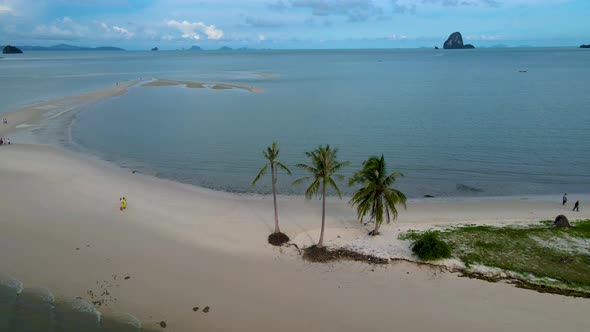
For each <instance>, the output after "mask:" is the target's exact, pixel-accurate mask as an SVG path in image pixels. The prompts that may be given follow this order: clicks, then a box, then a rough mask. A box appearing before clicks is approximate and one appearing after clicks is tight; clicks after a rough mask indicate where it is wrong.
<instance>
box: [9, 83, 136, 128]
mask: <svg viewBox="0 0 590 332" xmlns="http://www.w3.org/2000/svg"><path fill="white" fill-rule="evenodd" d="M139 82H141V81H140V80H135V81H130V82H121V83H118V84H116V85H115V84H114V86H113V87H110V88H107V89H103V90H98V91H93V92H87V93H83V94H80V95H76V96H70V97H64V98H60V99H55V100H50V101H46V102H41V103H37V104H34V105H31V106H27V107H24V108H21V109H20V110H18V111H15V112H11V113H6V114H2V116H1V117H2V118H6V119H7V120H8V124H1V123H0V135H4V134H6V133H9V132H11V131H14V130H18V129H24V128H29V127H34V126H35V125H38V124H40V123H41V122H42V121H43V120H44V119H45V118H53V117H56V116H59V115H61V114H63V113H65V112H69V111H72V110H75V109H78V108H80V107H82V106H86V105H89V104H92V103H95V102H97V101H100V100H103V99H106V98H111V97H115V96H118V95H121V94H124V93H126V92H127V91H128V89H129V88H130V87H132V86H134V85H136V84H137V83H139Z"/></svg>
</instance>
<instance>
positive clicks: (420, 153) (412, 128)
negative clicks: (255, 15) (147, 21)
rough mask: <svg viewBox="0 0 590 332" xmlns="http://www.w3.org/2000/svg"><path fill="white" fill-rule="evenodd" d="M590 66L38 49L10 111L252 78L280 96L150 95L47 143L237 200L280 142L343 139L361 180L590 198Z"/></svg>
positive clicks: (70, 119)
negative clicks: (98, 92) (365, 172)
mask: <svg viewBox="0 0 590 332" xmlns="http://www.w3.org/2000/svg"><path fill="white" fill-rule="evenodd" d="M589 65H590V53H589V52H587V51H586V50H581V49H573V48H572V49H563V48H554V49H536V48H531V49H478V50H454V51H444V50H426V49H424V50H353V51H339V50H334V51H258V52H180V51H179V52H157V53H156V52H151V53H149V52H122V53H117V52H114V53H110V52H107V53H100V52H89V53H86V52H81V53H30V54H25V56H24V57H17V56H10V57H6V58H5V59H2V60H0V81H1V82H2V83H1V84H2V89H1V94H2V106H0V112H4V111H10V110H14V109H17V108H18V107H20V106H22V105H25V104H28V103H31V102H33V101H39V100H47V99H51V98H55V97H58V96H63V95H70V94H76V93H79V92H82V91H90V90H95V89H99V88H104V87H108V86H112V85H113V84H115V82H117V81H123V80H129V79H134V78H138V77H142V78H151V77H154V78H164V79H180V80H188V81H196V82H227V83H236V84H242V85H248V86H255V87H258V88H261V89H263V90H264V92H263V93H250V92H247V91H243V90H211V89H189V88H184V87H179V86H173V87H151V88H147V87H145V88H142V87H137V88H133V89H131V91H130V92H129V93H128V94H127V95H123V96H120V97H116V98H113V99H110V100H106V101H103V102H100V103H98V104H95V105H92V106H90V107H87V108H86V109H84V110H82V112H79V113H77V114H75V115H74V114H70V115H69V116H68V115H66V116H64V117H62V118H61V119H59V120H57V121H56V123H54V124H52V125H51V126H49V127H48V128H49V129H45V130H36V131H35V136H36V137H37V139H38V140H41V141H43V142H57V143H59V144H62V145H66V146H67V147H71V148H74V149H78V150H82V151H85V152H89V153H92V154H95V155H98V156H99V157H101V158H104V159H106V160H110V161H113V162H115V163H118V164H120V165H123V166H125V167H129V168H132V169H134V170H139V171H141V172H145V173H149V174H154V175H157V176H161V177H165V178H170V179H174V180H178V181H182V182H186V183H191V184H196V185H202V186H206V187H210V188H215V189H220V190H227V191H236V192H250V191H257V192H267V191H268V186H265V183H268V182H269V181H266V182H265V183H262V184H261V186H258V187H256V188H252V187H251V186H250V182H251V181H252V179H253V177H254V176H255V175H256V173H257V171H258V170H259V168H260V167H261V166H262V165H263V164H264V161H263V159H262V156H261V152H260V151H261V150H262V149H263V148H264V147H265V146H266V145H268V144H270V143H271V142H272V141H273V140H277V141H278V142H279V143H280V145H281V158H282V159H283V161H284V163H286V164H288V165H294V164H296V163H300V162H305V158H304V155H303V152H304V151H306V150H309V149H312V148H314V147H316V146H317V145H319V144H327V143H329V144H331V145H333V146H336V147H338V148H339V149H340V153H339V155H340V157H341V158H342V159H344V160H349V161H351V166H350V167H349V168H348V169H345V170H344V172H345V173H346V174H351V173H352V172H353V171H354V170H355V169H356V168H358V167H359V166H360V164H361V163H362V161H363V160H364V159H365V158H367V157H368V156H370V155H373V154H375V155H380V154H382V153H383V154H384V155H385V157H386V159H387V161H388V163H389V167H390V169H392V170H393V169H395V170H399V171H401V172H403V173H404V174H405V175H406V176H405V177H404V178H403V179H402V180H400V182H399V187H400V189H402V190H403V191H405V192H407V193H408V194H409V195H410V196H414V197H420V196H422V195H424V194H431V195H436V196H499V195H500V196H501V195H528V194H558V193H561V192H564V191H567V192H584V193H587V192H589V190H588V188H589V186H590V174H588V171H589V170H590V154H589V153H590V109H589V106H588V105H590V93H588V91H590V90H589V89H590V66H589ZM520 71H526V72H520ZM259 73H270V74H276V75H277V76H276V77H262V76H261V75H259ZM298 175H302V174H301V173H300V172H299V171H296V172H295V175H294V177H292V178H286V177H281V178H280V183H279V184H280V190H281V191H282V192H283V193H300V192H301V189H302V188H297V187H292V186H290V185H289V183H290V182H291V181H292V180H293V179H294V178H296V177H297V176H298ZM343 186H344V184H343ZM344 188H345V191H347V192H350V189H348V188H346V186H344Z"/></svg>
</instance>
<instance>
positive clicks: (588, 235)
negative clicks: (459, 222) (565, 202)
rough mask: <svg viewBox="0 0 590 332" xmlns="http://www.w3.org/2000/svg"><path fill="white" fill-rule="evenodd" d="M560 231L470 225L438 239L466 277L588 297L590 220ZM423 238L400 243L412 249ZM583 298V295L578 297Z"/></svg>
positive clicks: (548, 226) (549, 226)
mask: <svg viewBox="0 0 590 332" xmlns="http://www.w3.org/2000/svg"><path fill="white" fill-rule="evenodd" d="M571 226H572V227H569V228H563V227H556V226H555V225H553V222H552V221H541V222H539V223H537V224H532V225H525V226H522V225H513V226H502V227H499V226H484V225H480V226H478V225H470V226H463V227H454V228H449V229H443V230H439V231H437V232H436V237H437V238H439V239H440V240H441V241H444V242H446V243H447V244H448V245H449V247H450V251H451V257H453V258H457V259H459V260H461V261H462V262H463V263H464V264H465V266H466V272H467V273H475V274H481V271H482V269H483V270H492V271H493V270H496V271H502V273H501V274H499V275H500V276H509V277H511V278H513V279H517V280H519V282H520V286H521V287H525V288H534V289H536V290H543V291H545V292H553V293H560V294H566V295H567V294H568V292H569V293H571V292H574V295H575V296H585V297H590V220H582V221H577V222H572V223H571ZM423 237H424V233H420V232H408V233H405V234H403V235H401V236H400V238H401V239H407V240H411V241H413V242H414V243H416V241H418V240H420V239H421V238H423ZM580 294H583V295H580Z"/></svg>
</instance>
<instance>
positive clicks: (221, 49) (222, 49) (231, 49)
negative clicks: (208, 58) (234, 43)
mask: <svg viewBox="0 0 590 332" xmlns="http://www.w3.org/2000/svg"><path fill="white" fill-rule="evenodd" d="M217 50H218V51H233V48H231V47H228V46H223V47H220V48H218V49H217Z"/></svg>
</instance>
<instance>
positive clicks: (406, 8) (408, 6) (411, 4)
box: [391, 0, 569, 14]
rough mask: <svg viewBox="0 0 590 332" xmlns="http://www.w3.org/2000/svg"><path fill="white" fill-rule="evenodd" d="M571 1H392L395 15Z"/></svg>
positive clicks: (566, 0)
mask: <svg viewBox="0 0 590 332" xmlns="http://www.w3.org/2000/svg"><path fill="white" fill-rule="evenodd" d="M568 1H569V0H391V4H392V6H393V11H394V12H395V13H409V14H415V13H416V9H417V8H418V7H419V6H422V5H424V6H437V7H459V6H471V7H478V6H479V7H506V6H536V5H551V4H560V3H566V2H568Z"/></svg>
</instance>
